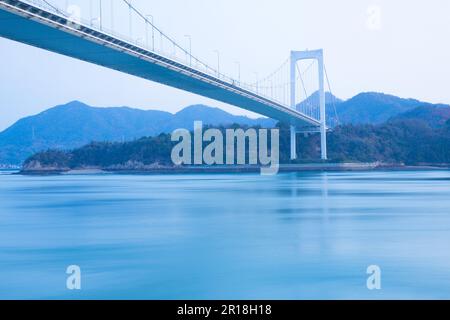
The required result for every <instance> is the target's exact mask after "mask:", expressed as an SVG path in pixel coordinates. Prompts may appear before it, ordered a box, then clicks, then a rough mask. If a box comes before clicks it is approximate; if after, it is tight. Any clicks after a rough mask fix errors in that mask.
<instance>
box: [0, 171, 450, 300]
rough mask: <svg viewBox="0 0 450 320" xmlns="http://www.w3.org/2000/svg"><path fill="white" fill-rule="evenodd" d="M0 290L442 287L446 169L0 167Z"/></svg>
mask: <svg viewBox="0 0 450 320" xmlns="http://www.w3.org/2000/svg"><path fill="white" fill-rule="evenodd" d="M74 264H75V265H79V266H80V267H81V270H82V290H80V291H69V290H67V289H66V277H67V275H66V273H65V271H66V268H67V266H69V265H74ZM369 265H378V266H379V267H380V268H381V270H382V289H381V290H379V291H369V290H368V289H367V287H366V280H367V277H368V275H367V274H366V269H367V267H368V266H369ZM0 298H3V299H5V298H7V299H9V298H26V299H28V298H32V299H44V298H45V299H91V298H99V299H118V298H124V299H236V298H237V299H302V298H312V299H315V298H318V299H346V298H357V299H362V298H364V299H380V298H400V299H406V298H423V299H429V298H447V299H448V298H450V172H446V171H423V172H364V173H361V172H358V173H299V174H295V173H293V174H280V175H278V176H275V177H262V176H259V175H250V174H236V175H148V176H139V175H124V176H119V175H85V176H52V177H25V176H18V175H5V174H1V175H0Z"/></svg>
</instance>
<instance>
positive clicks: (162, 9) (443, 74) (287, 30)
mask: <svg viewBox="0 0 450 320" xmlns="http://www.w3.org/2000/svg"><path fill="white" fill-rule="evenodd" d="M81 1H83V0H81ZM84 1H86V0H84ZM104 1H105V2H106V4H105V5H107V3H108V1H110V0H104ZM115 1H117V2H119V1H120V0H115ZM57 2H60V3H65V2H68V3H77V1H70V0H69V1H66V0H63V1H57ZM78 2H80V1H78ZM134 3H135V4H136V5H137V6H138V7H139V8H141V9H142V11H143V12H146V13H149V14H152V15H153V16H154V18H155V24H156V25H158V26H159V27H160V28H161V29H163V30H164V31H165V32H166V33H168V34H169V35H171V36H173V38H174V39H176V40H177V41H178V42H179V43H180V44H184V45H185V46H187V38H185V37H184V35H186V34H189V35H191V36H192V46H193V53H194V54H195V55H197V56H199V57H200V58H202V59H203V60H205V61H207V62H209V63H210V64H211V65H215V64H216V59H217V58H216V53H214V50H219V51H220V54H221V70H222V71H225V72H227V73H230V74H231V75H234V76H236V74H237V66H236V63H235V61H239V62H240V63H241V69H242V78H243V79H248V81H254V78H255V75H254V72H256V71H257V72H258V73H259V74H260V75H265V74H268V73H270V72H271V71H273V69H274V68H276V67H277V66H278V65H279V64H280V63H281V62H283V61H284V60H285V59H286V58H287V57H288V55H289V51H290V50H292V49H295V50H303V49H306V48H308V49H315V48H324V50H325V55H326V57H325V58H326V65H327V68H328V71H329V75H330V78H331V80H332V86H333V89H334V93H335V94H336V95H337V96H339V97H341V98H349V97H351V96H353V95H355V94H357V93H359V92H362V91H382V92H386V93H392V94H396V95H399V96H402V97H414V98H418V99H422V100H427V101H430V102H443V103H450V90H449V81H448V77H449V75H450V61H449V57H450V41H449V39H450V19H449V18H448V16H449V15H450V1H448V0H427V1H425V0H421V1H418V0H396V1H392V0H391V1H388V0H377V1H376V0H374V1H366V0H341V1H333V0H314V1H312V0H308V1H307V0H277V1H273V0H270V1H269V0H246V1H242V0H164V1H161V0H158V1H155V0H135V1H134ZM370 8H372V9H370ZM373 8H375V9H376V10H375V12H376V11H377V10H379V12H380V13H381V15H380V20H379V22H377V19H376V18H374V15H373V12H374V10H373ZM377 8H378V9H377ZM86 15H88V13H86V10H84V12H83V16H84V17H85V16H86ZM121 18H122V22H126V19H127V16H126V15H123V16H122V17H121ZM106 23H107V22H106V21H105V24H106ZM0 58H1V59H0V70H1V75H2V76H1V80H0V110H1V117H0V130H2V129H4V128H6V127H7V126H9V125H11V124H12V123H13V122H14V121H16V120H18V119H19V118H21V117H23V116H26V115H31V114H36V113H38V112H40V111H43V110H44V109H46V108H48V107H52V106H54V105H57V104H61V103H65V102H68V101H70V100H81V101H84V102H86V103H88V104H92V105H97V106H119V105H127V106H132V107H138V108H142V109H160V110H167V111H170V112H176V111H178V110H180V109H181V108H183V107H185V106H187V105H190V104H196V103H205V104H208V105H211V106H217V107H222V108H224V109H226V110H227V111H231V112H232V113H236V114H238V113H239V114H248V113H245V112H244V111H241V110H240V109H237V108H234V107H230V106H226V105H224V104H221V103H218V102H215V101H211V100H208V99H205V98H202V97H199V96H196V95H192V94H189V93H185V92H182V91H179V90H176V89H172V88H167V87H164V86H162V85H158V84H154V83H151V82H148V81H145V80H141V79H137V78H134V77H131V76H128V75H124V74H121V73H119V72H116V71H111V70H107V69H104V68H101V67H98V66H94V65H90V64H87V63H84V62H80V61H76V60H74V59H71V58H67V57H63V56H59V55H56V54H53V53H48V52H45V51H43V50H40V49H36V48H32V47H28V46H26V45H23V44H18V43H14V42H11V41H9V40H5V39H0Z"/></svg>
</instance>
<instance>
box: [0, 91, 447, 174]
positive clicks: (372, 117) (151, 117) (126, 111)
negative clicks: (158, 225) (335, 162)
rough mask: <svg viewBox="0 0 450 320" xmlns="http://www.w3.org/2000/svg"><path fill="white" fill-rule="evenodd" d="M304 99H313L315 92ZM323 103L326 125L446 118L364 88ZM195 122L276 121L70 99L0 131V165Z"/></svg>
mask: <svg viewBox="0 0 450 320" xmlns="http://www.w3.org/2000/svg"><path fill="white" fill-rule="evenodd" d="M308 99H310V101H316V100H317V99H318V96H317V93H314V94H313V95H311V96H310V97H309V98H308ZM314 99H315V100H314ZM326 102H327V106H328V108H327V123H328V124H329V125H330V126H331V127H335V126H336V125H345V124H352V125H361V124H373V125H379V124H382V123H387V122H396V121H403V120H419V121H421V122H424V123H426V125H428V126H430V127H442V126H443V125H445V123H446V121H448V119H450V106H449V105H444V104H431V103H427V102H421V101H419V100H416V99H403V98H399V97H396V96H393V95H388V94H384V93H376V92H364V93H360V94H358V95H356V96H354V97H352V98H351V99H348V100H346V101H343V100H340V99H339V98H337V97H335V96H333V95H332V94H331V93H327V94H326ZM307 103H308V101H304V102H303V103H300V104H299V105H298V106H297V108H300V109H301V108H302V106H305V105H307ZM336 115H337V116H336ZM338 120H339V121H338ZM194 121H203V123H204V125H211V126H227V125H232V124H235V123H236V124H239V125H245V126H262V127H273V126H275V124H276V121H275V120H272V119H267V118H258V119H251V118H248V117H245V116H238V115H232V114H230V113H228V112H225V111H223V110H221V109H218V108H213V107H208V106H205V105H201V104H198V105H192V106H188V107H186V108H184V109H182V110H180V111H178V112H177V113H174V114H173V113H170V112H166V111H158V110H141V109H134V108H130V107H126V106H122V107H105V108H103V107H92V106H89V105H87V104H85V103H83V102H80V101H76V100H75V101H72V102H69V103H67V104H62V105H58V106H55V107H53V108H50V109H47V110H45V111H43V112H41V113H39V114H37V115H34V116H28V117H25V118H22V119H20V120H18V121H17V122H16V123H14V124H13V125H12V126H10V127H9V128H7V129H5V130H4V131H2V132H0V164H5V165H8V164H13V165H18V164H21V163H22V162H23V161H24V160H25V159H26V158H27V157H28V156H30V155H32V154H34V153H36V152H39V151H44V150H47V149H61V150H68V149H74V148H78V147H81V146H83V145H86V144H88V143H90V142H92V141H119V142H120V141H130V140H134V139H139V138H141V137H145V136H146V137H149V136H157V135H159V134H161V133H170V132H172V131H173V130H175V129H178V128H186V129H189V130H192V129H193V122H194Z"/></svg>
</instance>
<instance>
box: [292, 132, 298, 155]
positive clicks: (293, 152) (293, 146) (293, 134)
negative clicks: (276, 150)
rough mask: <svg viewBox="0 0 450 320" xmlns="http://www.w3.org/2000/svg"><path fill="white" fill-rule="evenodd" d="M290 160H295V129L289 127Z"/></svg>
mask: <svg viewBox="0 0 450 320" xmlns="http://www.w3.org/2000/svg"><path fill="white" fill-rule="evenodd" d="M291 160H297V129H296V128H295V127H294V126H291Z"/></svg>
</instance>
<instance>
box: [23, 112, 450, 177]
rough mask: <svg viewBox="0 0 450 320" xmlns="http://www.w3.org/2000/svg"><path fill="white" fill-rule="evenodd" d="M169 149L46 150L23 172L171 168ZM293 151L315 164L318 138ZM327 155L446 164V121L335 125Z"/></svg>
mask: <svg viewBox="0 0 450 320" xmlns="http://www.w3.org/2000/svg"><path fill="white" fill-rule="evenodd" d="M279 128H280V129H281V133H280V136H281V140H280V149H281V150H280V151H281V155H280V162H281V163H290V160H289V145H290V144H289V143H290V140H289V127H288V126H283V125H281V126H279ZM222 129H223V128H222ZM173 145H174V144H173V142H171V139H170V135H168V134H161V135H159V136H157V137H153V138H151V137H148V138H141V139H138V140H135V141H131V142H125V143H101V142H97V143H91V144H88V145H86V146H84V147H82V148H78V149H75V150H73V151H61V150H49V151H46V152H41V153H37V154H36V155H34V156H32V157H30V158H29V159H27V160H26V161H25V163H24V170H25V171H27V170H28V171H35V170H38V171H39V170H68V169H82V168H101V169H127V170H133V169H142V168H145V167H151V166H171V165H172V162H171V159H170V155H171V150H172V147H173ZM298 148H299V150H300V159H301V160H299V162H308V161H317V159H318V158H319V152H320V149H319V137H318V135H312V136H310V137H306V138H305V137H303V138H301V139H299V140H298ZM328 151H329V157H330V161H332V162H344V161H351V162H377V161H379V162H384V163H396V164H407V165H419V164H449V163H450V120H449V121H447V122H446V123H445V125H444V126H442V127H440V128H433V127H430V126H429V125H428V124H427V123H425V122H420V121H416V120H403V121H393V122H389V123H386V124H382V125H344V126H339V127H337V128H335V130H333V131H331V132H330V133H329V134H328Z"/></svg>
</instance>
